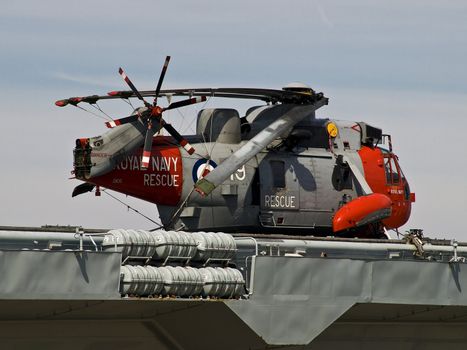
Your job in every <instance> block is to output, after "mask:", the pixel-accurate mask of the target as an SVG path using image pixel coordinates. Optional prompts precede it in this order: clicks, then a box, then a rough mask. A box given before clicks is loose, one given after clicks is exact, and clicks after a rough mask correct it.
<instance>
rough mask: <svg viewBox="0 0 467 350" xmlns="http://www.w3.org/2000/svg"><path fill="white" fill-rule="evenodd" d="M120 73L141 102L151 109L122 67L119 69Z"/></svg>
mask: <svg viewBox="0 0 467 350" xmlns="http://www.w3.org/2000/svg"><path fill="white" fill-rule="evenodd" d="M118 73H119V74H120V75H121V76H122V78H123V80H125V82H126V83H127V84H128V86H129V87H130V89H131V90H132V91H133V92H134V94H135V95H136V96H137V97H138V98H139V99H140V100H141V101H143V103H144V105H145V106H146V107H148V108H149V107H151V105H150V104H149V103H148V102H147V101H146V100H145V99H144V97H143V96H142V95H141V93H140V92H139V91H138V89H137V88H136V86H134V85H133V83H132V82H131V80H130V78H128V76H127V75H126V74H125V72H124V71H123V69H122V67H120V68H119V69H118Z"/></svg>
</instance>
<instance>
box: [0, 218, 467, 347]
mask: <svg viewBox="0 0 467 350" xmlns="http://www.w3.org/2000/svg"><path fill="white" fill-rule="evenodd" d="M44 231H45V232H44ZM51 231H53V228H50V227H49V228H47V229H46V230H43V229H35V230H33V229H30V228H11V227H1V228H0V261H1V264H0V271H1V276H2V283H0V310H1V311H0V322H1V325H2V326H1V327H0V338H1V344H2V349H3V348H4V349H32V348H34V349H63V348H66V349H124V348H128V349H132V350H136V349H148V348H154V349H274V348H280V349H336V348H338V347H344V348H346V349H374V348H378V349H395V348H396V349H440V348H442V349H465V348H466V347H467V332H466V331H465V330H466V327H467V323H466V317H467V293H466V292H465V290H466V288H467V279H466V278H467V275H466V274H467V272H466V270H465V258H466V257H467V246H466V245H464V244H460V243H457V242H449V241H436V240H424V241H423V245H422V246H420V245H418V246H416V245H413V244H411V243H410V242H406V241H403V240H362V239H337V238H320V239H319V238H309V237H290V236H279V237H278V236H274V237H273V236H261V235H258V236H255V235H247V236H242V235H232V236H230V235H226V236H225V237H224V236H223V237H224V238H225V240H224V241H222V239H221V240H219V239H218V237H220V236H214V235H210V234H208V233H206V234H205V235H204V236H203V237H201V236H200V237H198V239H197V240H196V246H193V245H192V244H191V243H190V242H191V241H186V240H184V239H182V238H183V237H185V235H184V234H180V237H179V240H178V243H173V242H174V241H175V239H173V237H175V236H174V235H172V236H173V237H172V236H170V235H169V236H170V237H172V238H169V239H165V240H163V241H162V243H157V242H156V241H155V240H154V239H155V237H159V236H160V237H162V236H163V234H162V233H154V234H151V233H148V232H147V231H138V234H137V235H135V236H132V233H131V232H130V231H127V232H124V233H122V232H121V231H119V232H120V236H119V237H123V236H124V234H127V233H128V235H127V236H126V237H129V239H128V242H130V243H128V244H127V243H124V242H122V240H121V239H120V240H115V241H113V242H112V239H108V237H109V235H110V236H111V237H116V236H115V233H112V232H110V233H109V232H108V230H102V231H98V230H94V232H92V233H91V232H89V231H88V230H84V232H83V230H78V233H75V232H74V230H73V229H72V228H70V230H68V231H71V232H66V231H67V230H66V229H65V228H57V229H56V230H55V231H59V232H51ZM112 235H114V236H112ZM158 235H159V236H158ZM143 236H144V237H146V238H141V237H143ZM169 236H167V235H165V236H164V237H169ZM106 237H107V240H106ZM132 237H133V238H132ZM134 237H139V239H138V240H136V239H135V238H134ZM207 237H210V238H212V240H210V238H207ZM214 238H215V239H216V240H217V242H218V243H216V244H217V245H216V244H214V243H212V242H214ZM104 240H106V242H107V243H108V244H104ZM151 240H153V241H151ZM233 241H234V244H235V249H233V248H232V245H231V244H232V243H231V242H233ZM125 242H127V241H125ZM148 242H153V243H148ZM203 242H204V243H203ZM111 243H114V244H113V245H112V244H111ZM211 243H212V244H211ZM176 246H178V247H184V248H183V249H181V248H180V250H179V252H182V251H183V252H184V255H190V256H191V258H190V256H188V257H187V256H184V257H181V256H179V257H177V256H172V257H171V258H170V259H164V260H161V259H160V258H159V257H158V256H157V254H159V253H156V252H154V254H153V255H151V256H146V257H143V256H142V255H150V254H148V251H150V249H151V247H153V248H157V249H159V248H160V249H159V252H166V251H170V252H171V253H170V254H172V255H176V254H177V253H174V251H176V249H175V247H176ZM226 246H228V247H229V248H228V249H227V248H225V247H226ZM142 247H145V248H144V249H142ZM167 247H169V248H170V249H168V250H167V249H163V248H167ZM191 247H195V248H191ZM222 247H224V248H225V249H224V248H222ZM172 248H173V249H172ZM125 249H126V250H125ZM221 251H223V252H224V253H225V255H223V256H224V257H225V259H222V258H219V257H220V256H221V255H222V254H221V253H219V252H221ZM151 252H152V251H151ZM200 252H201V253H202V254H200ZM214 252H218V255H215V253H214ZM140 253H141V256H139V255H138V254H140ZM131 254H135V255H131ZM151 254H152V253H151ZM160 254H162V255H161V256H165V255H163V254H165V253H160ZM170 254H169V255H170ZM180 254H181V253H180ZM203 254H204V257H203ZM209 254H211V255H209ZM213 254H214V255H213ZM169 255H167V256H169ZM208 256H210V257H213V261H211V262H208V261H207V259H206V258H207V257H208ZM215 257H217V258H218V259H217V260H216V259H215ZM166 258H167V257H166ZM187 258H188V259H187ZM122 265H125V266H132V268H133V269H142V268H144V266H151V269H152V268H154V269H163V268H167V267H171V268H172V269H174V268H176V267H177V266H179V267H180V268H183V269H189V270H190V269H191V270H190V271H191V272H193V271H194V270H202V269H207V268H213V269H220V270H222V271H224V269H227V268H226V266H229V267H228V268H229V269H233V270H236V271H240V272H241V275H242V276H243V281H244V283H245V284H244V286H243V285H242V288H241V293H240V294H237V295H235V297H234V298H228V297H225V298H224V297H223V298H216V297H203V296H202V295H201V294H197V295H195V296H184V297H173V296H170V295H165V296H160V295H150V296H145V297H141V296H138V295H126V294H125V293H123V289H122V288H123V285H122V282H123V276H122V271H123V269H122ZM186 276H188V275H186ZM193 276H195V277H194V278H198V277H196V276H197V275H196V273H195V274H193ZM145 278H146V280H145V282H148V281H149V279H150V277H145ZM189 281H190V278H189V277H186V278H185V280H184V282H186V283H189ZM138 283H141V280H139V282H138ZM164 283H167V281H165V282H164ZM203 283H206V280H204V282H203ZM239 283H240V282H239ZM238 285H241V284H237V286H238ZM122 293H123V294H122ZM199 293H201V292H199ZM161 295H162V294H161Z"/></svg>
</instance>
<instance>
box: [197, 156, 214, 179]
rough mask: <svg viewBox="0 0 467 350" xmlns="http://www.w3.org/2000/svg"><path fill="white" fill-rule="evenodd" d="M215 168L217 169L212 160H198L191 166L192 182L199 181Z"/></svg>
mask: <svg viewBox="0 0 467 350" xmlns="http://www.w3.org/2000/svg"><path fill="white" fill-rule="evenodd" d="M215 167H217V164H216V162H215V161H213V160H212V159H210V160H208V159H204V158H201V159H198V160H197V161H196V163H195V165H193V170H192V172H191V175H192V176H193V182H197V181H198V180H199V179H202V178H203V177H205V176H206V175H207V174H209V173H210V172H211V171H212V170H213V169H214V168H215Z"/></svg>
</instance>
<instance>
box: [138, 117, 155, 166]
mask: <svg viewBox="0 0 467 350" xmlns="http://www.w3.org/2000/svg"><path fill="white" fill-rule="evenodd" d="M153 137H154V130H153V129H152V123H151V122H149V124H148V131H147V132H146V137H145V139H144V148H143V158H142V160H141V169H147V168H148V167H149V161H150V159H151V149H152V138H153Z"/></svg>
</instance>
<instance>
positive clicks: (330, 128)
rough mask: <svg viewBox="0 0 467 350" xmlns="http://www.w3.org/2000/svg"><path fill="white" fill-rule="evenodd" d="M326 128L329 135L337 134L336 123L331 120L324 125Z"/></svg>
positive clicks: (334, 135)
mask: <svg viewBox="0 0 467 350" xmlns="http://www.w3.org/2000/svg"><path fill="white" fill-rule="evenodd" d="M326 129H327V130H328V134H329V136H331V137H336V136H337V125H336V124H334V123H332V122H331V123H329V124H328V125H327V126H326Z"/></svg>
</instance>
